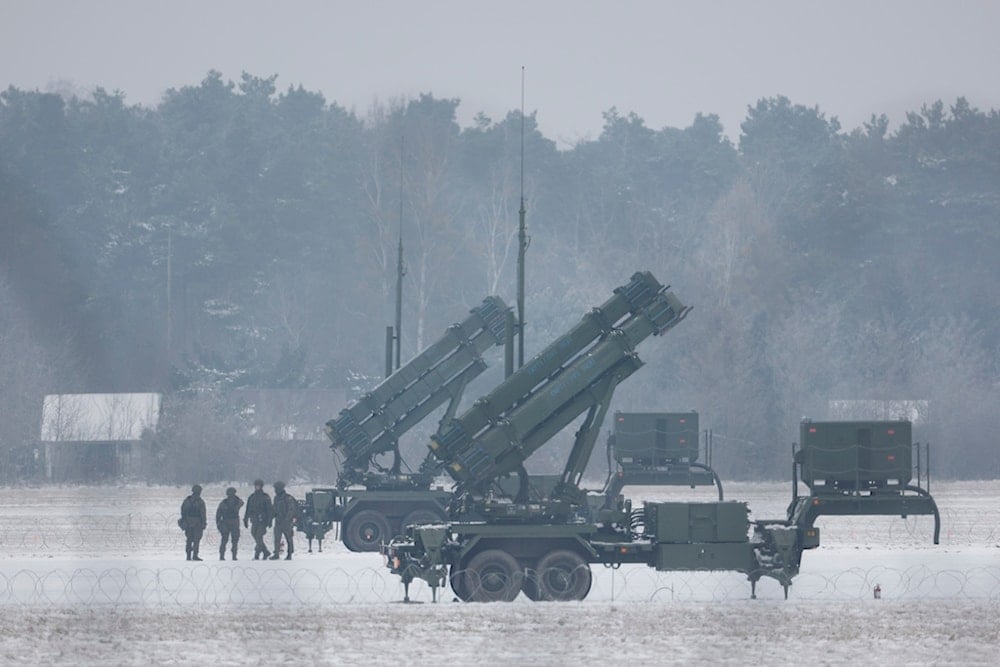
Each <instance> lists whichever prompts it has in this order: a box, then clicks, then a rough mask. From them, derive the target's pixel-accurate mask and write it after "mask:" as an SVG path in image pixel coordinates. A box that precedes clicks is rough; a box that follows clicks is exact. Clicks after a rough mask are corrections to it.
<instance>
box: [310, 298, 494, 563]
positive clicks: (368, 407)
mask: <svg viewBox="0 0 1000 667" xmlns="http://www.w3.org/2000/svg"><path fill="white" fill-rule="evenodd" d="M508 315H509V308H508V307H507V305H506V304H505V303H504V302H503V300H502V299H500V298H499V297H495V296H491V297H487V298H486V299H484V300H483V302H482V304H480V305H479V306H477V307H475V308H473V309H472V310H471V311H470V312H469V316H468V317H467V318H465V319H464V320H463V321H461V322H459V323H457V324H453V325H452V326H450V327H449V328H448V329H447V330H446V331H445V332H444V334H443V335H442V336H441V338H439V339H438V340H437V341H435V342H434V343H432V344H431V345H430V346H429V347H427V348H426V349H425V350H424V351H423V352H421V353H420V354H418V355H417V356H416V357H414V358H413V359H411V360H410V361H409V362H408V363H406V364H405V365H403V366H402V367H400V368H399V369H398V370H397V371H396V372H394V373H392V374H391V375H389V377H387V378H386V379H385V380H384V381H383V382H381V383H380V384H379V385H378V386H376V387H375V388H374V389H372V390H371V391H370V392H369V393H367V394H365V395H364V396H363V397H362V398H361V399H360V400H359V401H358V402H357V403H355V404H354V405H352V406H351V407H349V408H346V409H344V410H342V411H341V412H340V415H339V416H338V417H337V418H336V419H331V420H330V421H328V422H327V423H326V432H327V435H328V436H329V438H330V440H331V443H332V444H331V446H330V447H331V449H333V450H334V451H335V452H337V453H339V454H340V455H341V456H342V457H343V462H342V465H341V472H340V475H339V478H338V480H337V488H336V489H314V490H313V493H310V494H307V498H306V502H305V504H304V505H303V507H302V512H301V516H300V518H299V528H300V530H302V531H303V532H306V534H307V537H309V541H310V550H311V544H312V540H313V539H318V540H319V545H320V550H321V551H322V544H323V537H324V536H325V534H326V533H327V532H328V531H329V530H331V529H332V528H333V527H334V524H336V523H338V522H339V523H340V527H341V533H342V536H343V541H344V544H345V545H346V546H347V547H348V549H350V550H352V551H376V550H377V549H378V548H379V545H380V544H381V543H382V542H384V541H385V540H388V539H389V538H390V537H391V536H392V535H395V534H398V533H399V532H400V531H401V530H402V528H403V527H405V526H407V525H410V524H414V523H426V522H429V521H434V520H439V519H443V518H444V517H445V507H446V504H447V502H448V500H449V499H450V498H451V494H450V493H449V492H448V491H445V490H444V489H443V488H437V489H431V484H432V482H433V479H434V476H435V474H436V473H437V472H438V470H439V468H438V466H437V465H436V464H435V462H434V460H433V459H432V457H430V456H428V457H427V458H426V459H425V460H424V462H423V464H422V465H421V466H420V468H419V469H418V470H417V471H416V472H412V473H405V472H403V471H402V460H401V457H400V453H399V438H400V437H401V436H402V435H404V434H405V433H407V432H408V431H409V430H411V429H412V428H413V427H414V426H416V425H417V424H419V423H420V422H422V421H423V420H424V419H426V418H427V417H428V416H429V415H430V414H431V413H432V412H434V411H435V410H437V409H438V408H440V407H441V406H442V405H445V403H447V407H446V408H445V412H444V416H443V417H442V418H441V420H440V422H439V423H440V424H447V423H449V422H450V421H451V419H452V416H453V415H454V414H455V412H456V410H457V408H458V404H459V402H460V400H461V398H462V394H463V392H464V390H465V387H466V385H468V383H469V382H470V381H472V380H473V379H474V378H476V377H477V376H478V375H480V374H481V373H482V372H483V371H484V370H485V369H486V362H485V361H484V360H483V358H482V355H483V354H484V353H485V352H486V351H487V350H488V349H490V348H491V347H495V346H500V345H503V344H504V342H505V340H506V339H507V336H506V327H507V322H508V319H509V317H508ZM385 454H391V455H392V458H393V460H392V463H391V464H390V465H387V466H383V465H380V464H379V463H378V461H377V457H379V456H381V455H385ZM359 487H363V488H359Z"/></svg>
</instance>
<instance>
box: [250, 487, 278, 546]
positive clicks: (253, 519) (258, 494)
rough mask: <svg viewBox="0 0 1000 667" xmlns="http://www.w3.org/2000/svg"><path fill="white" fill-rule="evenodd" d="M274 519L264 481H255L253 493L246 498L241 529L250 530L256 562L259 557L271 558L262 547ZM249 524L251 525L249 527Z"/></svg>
mask: <svg viewBox="0 0 1000 667" xmlns="http://www.w3.org/2000/svg"><path fill="white" fill-rule="evenodd" d="M273 519H274V512H273V511H272V509H271V496H269V495H267V492H266V491H264V480H262V479H256V480H254V482H253V493H251V494H250V497H249V498H247V509H246V511H245V512H244V513H243V527H244V528H250V535H252V536H253V541H254V547H253V559H254V560H258V559H260V557H261V556H263V557H264V559H265V560H266V559H268V558H270V557H271V552H270V551H268V550H267V547H266V546H264V535H266V534H267V529H268V528H270V527H271V521H273ZM250 524H253V526H252V527H251V526H250Z"/></svg>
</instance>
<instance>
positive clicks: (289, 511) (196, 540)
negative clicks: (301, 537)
mask: <svg viewBox="0 0 1000 667" xmlns="http://www.w3.org/2000/svg"><path fill="white" fill-rule="evenodd" d="M253 486H254V491H253V493H251V494H250V496H249V497H248V498H247V502H246V510H245V511H244V512H243V527H244V528H249V529H250V535H252V536H253V539H254V551H253V559H254V560H260V559H261V558H263V559H264V560H267V559H270V560H278V558H280V557H281V555H280V552H281V540H282V539H284V541H285V544H286V545H288V549H287V551H286V555H285V560H292V553H293V552H294V551H295V547H294V544H293V542H292V538H293V535H294V533H295V522H296V520H297V518H298V513H299V504H298V501H296V500H295V498H293V497H292V495H291V494H289V493H288V492H287V491H285V483H284V482H275V483H274V500H273V501H272V500H271V496H269V495H268V494H267V492H265V491H264V481H263V480H260V479H258V480H254V483H253ZM201 490H202V489H201V485H200V484H195V485H194V486H192V487H191V495H190V496H188V497H187V498H185V499H184V502H183V503H181V518H180V520H179V521H178V522H177V525H179V526H180V527H181V529H182V530H183V531H184V536H185V538H187V542H186V544H185V545H184V553H185V555H186V556H187V560H201V558H199V557H198V545H199V544H200V543H201V537H202V534H203V533H204V532H205V528H206V527H207V526H208V519H207V513H206V511H205V501H204V500H203V499H202V497H201ZM241 507H243V500H242V499H241V498H240V497H239V496H238V495H236V489H235V488H233V487H229V488H228V489H226V497H225V498H223V500H222V502H220V503H219V507H218V509H216V510H215V526H216V528H218V529H219V533H220V534H221V535H222V540H221V541H220V542H219V560H226V545H227V544H229V545H230V549H231V552H232V558H233V560H236V549H237V545H238V544H239V541H240V508H241ZM272 525H273V526H274V552H273V553H272V552H271V551H269V550H268V548H267V546H266V545H265V544H264V536H265V535H266V534H267V530H268V528H270V527H271V526H272Z"/></svg>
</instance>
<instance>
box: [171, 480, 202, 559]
mask: <svg viewBox="0 0 1000 667" xmlns="http://www.w3.org/2000/svg"><path fill="white" fill-rule="evenodd" d="M178 524H179V525H180V527H181V529H182V530H183V531H184V537H185V538H187V543H186V544H185V545H184V553H185V554H187V559H188V560H201V558H198V544H199V543H200V542H201V536H202V533H204V532H205V527H206V526H207V525H208V518H207V516H206V514H205V501H204V500H202V499H201V485H200V484H195V485H194V486H192V487H191V495H190V496H188V497H187V498H185V499H184V502H183V503H181V518H180V521H178Z"/></svg>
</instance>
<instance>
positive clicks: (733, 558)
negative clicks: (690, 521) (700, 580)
mask: <svg viewBox="0 0 1000 667" xmlns="http://www.w3.org/2000/svg"><path fill="white" fill-rule="evenodd" d="M654 566H655V567H656V569H657V570H660V571H661V572H674V571H678V570H736V571H738V572H751V571H753V570H754V569H756V565H755V561H754V554H753V545H752V544H749V543H748V542H747V541H746V540H744V541H743V542H741V543H734V542H729V543H716V544H657V545H656V560H655V563H654Z"/></svg>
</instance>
